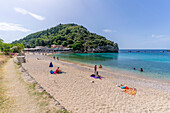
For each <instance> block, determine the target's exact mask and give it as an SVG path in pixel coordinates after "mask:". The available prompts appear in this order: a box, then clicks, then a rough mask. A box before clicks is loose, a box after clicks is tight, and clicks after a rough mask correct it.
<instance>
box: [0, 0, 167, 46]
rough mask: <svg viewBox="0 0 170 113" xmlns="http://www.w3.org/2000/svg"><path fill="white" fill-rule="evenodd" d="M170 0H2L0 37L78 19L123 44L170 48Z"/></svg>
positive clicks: (11, 38) (7, 39) (22, 34)
mask: <svg viewBox="0 0 170 113" xmlns="http://www.w3.org/2000/svg"><path fill="white" fill-rule="evenodd" d="M169 6H170V0H1V1H0V38H2V39H3V40H4V41H5V42H7V43H10V42H12V41H14V40H17V39H20V38H23V37H25V36H27V35H28V34H30V33H34V32H37V31H40V30H46V29H47V28H50V27H53V26H56V25H58V24H60V23H62V24H66V23H76V24H79V25H83V26H85V27H86V28H87V29H88V30H89V31H90V32H93V33H97V34H99V35H102V36H105V37H106V38H107V39H109V40H112V41H114V42H116V43H118V44H119V47H120V49H124V48H148V49H154V48H155V49H156V48H170V32H169V30H170V7H169Z"/></svg>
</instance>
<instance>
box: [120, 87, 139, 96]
mask: <svg viewBox="0 0 170 113" xmlns="http://www.w3.org/2000/svg"><path fill="white" fill-rule="evenodd" d="M123 92H125V93H127V94H130V95H136V92H137V90H136V88H129V89H124V90H123Z"/></svg>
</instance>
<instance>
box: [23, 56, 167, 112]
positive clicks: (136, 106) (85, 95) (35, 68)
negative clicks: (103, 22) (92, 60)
mask: <svg viewBox="0 0 170 113" xmlns="http://www.w3.org/2000/svg"><path fill="white" fill-rule="evenodd" d="M26 58H27V60H26V62H27V63H23V67H24V68H25V69H26V70H28V72H29V73H30V74H31V75H32V76H33V77H34V78H35V79H36V80H37V81H38V82H39V84H41V86H42V87H44V88H45V89H46V90H47V92H49V93H50V94H51V95H52V96H54V98H55V99H56V100H58V101H59V102H60V103H61V105H63V106H64V107H65V108H66V109H67V110H68V111H72V112H73V113H170V90H169V89H170V84H168V83H162V82H158V81H154V80H147V79H142V78H137V77H130V76H126V75H120V74H119V73H115V74H114V73H111V72H106V70H102V69H100V70H99V74H101V75H102V76H104V78H103V79H102V80H99V79H93V78H91V77H90V75H91V74H92V73H93V72H94V71H93V67H90V66H83V65H79V64H75V63H70V62H65V61H54V60H52V59H49V58H48V57H47V56H42V55H27V56H26ZM37 58H39V60H37ZM50 61H53V65H54V67H53V68H52V69H53V70H55V69H56V68H57V67H60V69H61V70H62V71H63V72H64V73H62V74H55V75H54V74H50V70H51V69H50V68H49V63H50ZM108 75H112V76H108ZM92 81H94V83H92ZM117 84H126V85H127V86H129V87H132V88H133V87H135V88H136V89H137V94H136V95H129V94H127V93H124V92H122V90H121V89H120V88H119V87H116V85H117Z"/></svg>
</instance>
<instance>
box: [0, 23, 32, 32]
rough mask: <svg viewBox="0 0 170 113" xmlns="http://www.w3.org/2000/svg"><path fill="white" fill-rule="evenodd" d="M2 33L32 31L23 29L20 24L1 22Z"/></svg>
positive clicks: (0, 29)
mask: <svg viewBox="0 0 170 113" xmlns="http://www.w3.org/2000/svg"><path fill="white" fill-rule="evenodd" d="M0 31H21V32H28V31H31V30H29V29H26V28H24V27H22V25H20V24H13V23H6V22H0Z"/></svg>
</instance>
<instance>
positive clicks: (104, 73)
mask: <svg viewBox="0 0 170 113" xmlns="http://www.w3.org/2000/svg"><path fill="white" fill-rule="evenodd" d="M49 57H50V58H52V57H51V56H49ZM60 61H62V63H64V64H67V65H68V63H70V65H78V66H81V67H83V68H92V71H91V72H93V67H94V66H93V65H92V64H84V63H81V62H76V61H75V62H74V61H69V60H63V59H60ZM76 67H77V66H76ZM115 71H118V72H115ZM120 71H121V72H120ZM98 72H99V75H101V76H103V77H105V78H110V79H113V78H116V79H120V78H121V79H126V80H133V79H135V80H139V81H144V82H145V81H147V82H154V83H158V84H165V85H166V86H165V87H167V85H170V82H169V80H162V79H152V78H148V77H144V76H138V75H137V74H136V73H133V72H128V74H127V71H122V70H117V69H115V70H114V71H111V69H109V68H108V67H106V68H101V69H100V68H98ZM151 87H152V88H155V89H158V87H155V86H154V85H153V86H151ZM159 89H160V90H161V91H162V90H164V91H165V90H166V92H168V93H170V91H169V90H168V89H166V88H163V89H162V87H160V88H159Z"/></svg>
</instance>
